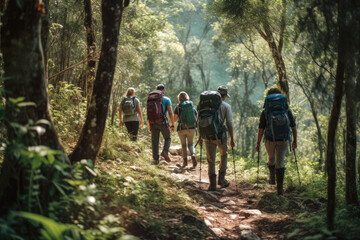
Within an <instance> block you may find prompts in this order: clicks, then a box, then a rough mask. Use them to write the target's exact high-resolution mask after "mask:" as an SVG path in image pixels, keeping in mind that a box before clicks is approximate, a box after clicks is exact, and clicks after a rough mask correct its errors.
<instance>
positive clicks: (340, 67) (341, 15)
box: [326, 1, 346, 230]
mask: <svg viewBox="0 0 360 240" xmlns="http://www.w3.org/2000/svg"><path fill="white" fill-rule="evenodd" d="M343 4H344V3H343V2H342V1H339V5H338V23H339V40H338V59H337V67H336V76H335V81H336V84H335V93H334V100H333V106H332V109H331V113H330V118H329V125H328V137H327V151H326V165H327V167H326V168H327V173H328V193H327V197H328V203H327V226H328V229H329V230H334V217H335V188H336V159H335V154H336V139H335V135H336V129H337V126H338V122H339V116H340V109H341V100H342V93H343V83H344V72H345V60H346V59H345V57H346V53H345V51H346V46H345V44H346V39H345V37H346V36H345V34H344V26H343V24H344V23H343V22H342V21H343V20H344V19H345V12H344V6H343Z"/></svg>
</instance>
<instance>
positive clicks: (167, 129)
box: [160, 124, 171, 162]
mask: <svg viewBox="0 0 360 240" xmlns="http://www.w3.org/2000/svg"><path fill="white" fill-rule="evenodd" d="M160 131H161V134H162V136H163V137H164V147H163V150H162V152H161V156H163V157H164V158H165V161H167V162H170V161H171V160H170V158H169V155H168V153H169V148H170V144H171V134H170V127H169V126H167V125H166V124H160Z"/></svg>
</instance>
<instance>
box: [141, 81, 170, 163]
mask: <svg viewBox="0 0 360 240" xmlns="http://www.w3.org/2000/svg"><path fill="white" fill-rule="evenodd" d="M168 113H169V118H170V121H171V125H169V121H168V118H167V114H168ZM147 123H148V130H149V132H150V133H151V144H152V156H153V164H155V165H157V164H159V158H160V155H159V140H160V133H161V134H162V136H163V137H164V140H165V142H164V147H163V150H162V152H161V156H162V157H163V158H164V159H165V161H167V162H170V157H169V155H168V154H169V148H170V144H171V132H173V131H174V116H173V111H172V108H171V100H170V98H168V97H166V96H165V86H164V85H163V84H159V85H158V86H157V88H156V91H153V92H151V93H149V95H148V99H147ZM170 131H171V132H170Z"/></svg>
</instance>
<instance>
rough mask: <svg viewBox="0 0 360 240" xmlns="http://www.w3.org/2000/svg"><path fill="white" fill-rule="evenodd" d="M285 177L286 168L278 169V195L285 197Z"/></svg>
mask: <svg viewBox="0 0 360 240" xmlns="http://www.w3.org/2000/svg"><path fill="white" fill-rule="evenodd" d="M284 175H285V168H277V169H276V183H277V184H276V188H277V194H278V195H283V194H284V189H283V185H284Z"/></svg>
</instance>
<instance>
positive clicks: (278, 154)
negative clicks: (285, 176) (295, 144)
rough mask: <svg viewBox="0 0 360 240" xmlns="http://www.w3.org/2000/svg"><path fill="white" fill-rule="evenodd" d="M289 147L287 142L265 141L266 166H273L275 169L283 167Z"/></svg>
mask: <svg viewBox="0 0 360 240" xmlns="http://www.w3.org/2000/svg"><path fill="white" fill-rule="evenodd" d="M288 146H289V141H275V142H272V141H269V140H265V148H266V152H267V154H268V158H269V160H268V163H267V164H268V166H273V165H275V168H284V167H285V161H284V160H285V155H286V153H287V149H288Z"/></svg>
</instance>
